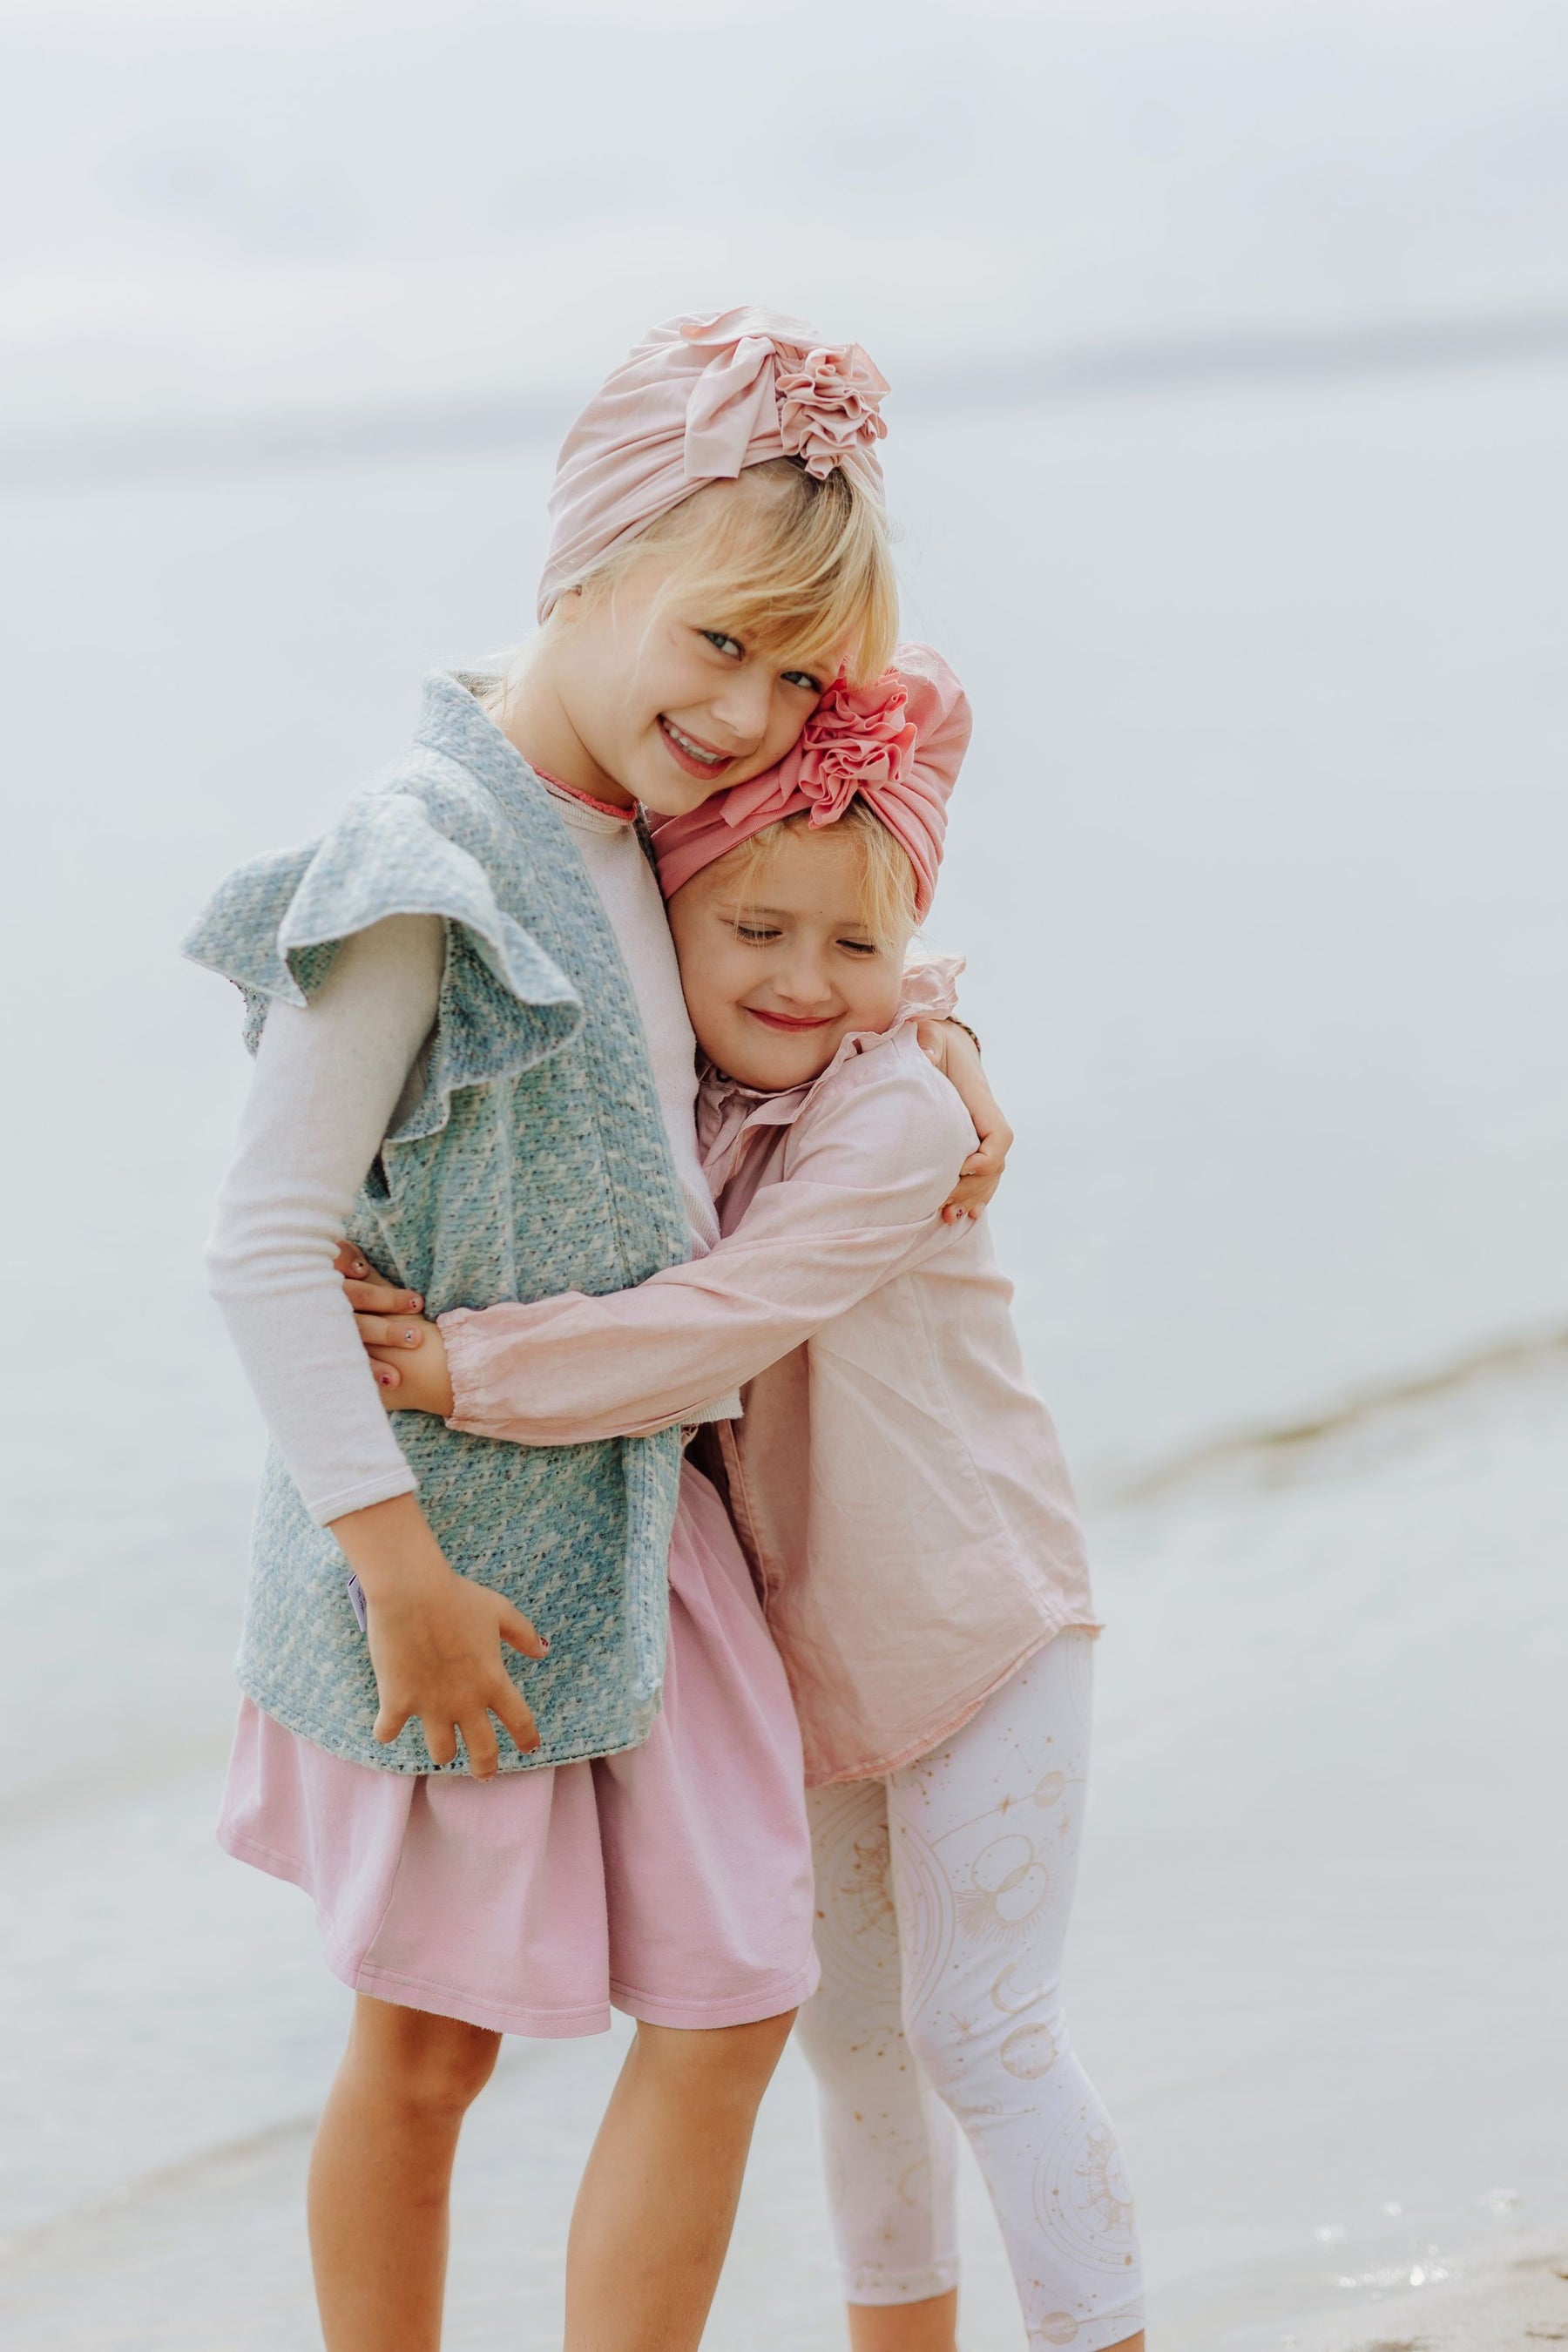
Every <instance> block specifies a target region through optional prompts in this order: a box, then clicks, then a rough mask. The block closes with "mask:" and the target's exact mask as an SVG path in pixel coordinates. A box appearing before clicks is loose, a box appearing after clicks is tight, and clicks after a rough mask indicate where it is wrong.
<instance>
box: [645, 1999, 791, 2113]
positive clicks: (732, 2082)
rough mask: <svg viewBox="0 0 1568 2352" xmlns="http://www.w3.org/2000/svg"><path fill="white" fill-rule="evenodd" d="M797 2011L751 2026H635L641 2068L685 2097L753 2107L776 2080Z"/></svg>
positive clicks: (784, 2013)
mask: <svg viewBox="0 0 1568 2352" xmlns="http://www.w3.org/2000/svg"><path fill="white" fill-rule="evenodd" d="M794 2023H795V2011H794V2010H793V2009H789V2010H785V2011H783V2012H782V2013H781V2014H780V2015H779V2016H777V2017H764V2018H761V2019H759V2020H758V2021H756V2022H755V2023H754V2024H751V2025H719V2026H709V2027H705V2028H704V2027H698V2028H687V2027H679V2026H672V2025H647V2024H641V2023H639V2025H638V2027H637V2051H638V2055H639V2059H640V2060H641V2061H642V2063H645V2064H648V2065H652V2066H654V2067H656V2068H657V2069H658V2072H659V2073H660V2074H665V2075H668V2076H670V2077H672V2078H673V2080H674V2083H675V2084H676V2085H677V2086H678V2087H679V2091H680V2093H681V2095H695V2096H697V2097H700V2098H702V2099H704V2100H705V2101H707V2102H708V2103H710V2104H712V2103H715V2102H719V2103H723V2104H726V2105H736V2106H738V2107H752V2108H754V2107H755V2106H756V2105H757V2103H758V2101H759V2100H760V2099H761V2098H762V2095H763V2092H764V2091H765V2090H766V2089H767V2087H768V2084H769V2083H770V2082H771V2081H772V2080H773V2069H774V2067H775V2066H776V2065H777V2064H778V2063H779V2060H780V2058H781V2057H782V2056H783V2054H784V2043H785V2042H787V2041H788V2040H789V2036H790V2028H791V2026H792V2025H793V2024H794Z"/></svg>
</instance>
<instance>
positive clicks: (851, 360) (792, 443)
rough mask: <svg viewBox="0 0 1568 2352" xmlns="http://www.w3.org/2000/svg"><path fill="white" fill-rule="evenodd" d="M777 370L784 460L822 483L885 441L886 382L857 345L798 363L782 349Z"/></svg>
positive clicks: (818, 351) (811, 354)
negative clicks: (856, 453)
mask: <svg viewBox="0 0 1568 2352" xmlns="http://www.w3.org/2000/svg"><path fill="white" fill-rule="evenodd" d="M774 368H775V389H776V391H777V394H778V404H779V437H780V439H781V440H782V441H783V443H784V454H785V456H786V457H798V458H799V459H800V461H801V463H802V464H803V465H804V466H805V470H806V472H807V473H808V474H815V475H816V478H817V480H818V481H825V480H826V478H827V476H828V475H829V474H831V473H832V471H833V469H834V467H836V466H841V465H843V463H844V461H845V459H846V457H847V456H848V455H849V453H850V451H851V450H859V449H868V448H872V447H874V446H875V445H876V444H877V443H878V442H879V441H882V440H885V439H886V438H887V432H888V428H887V425H886V424H885V423H884V422H883V419H882V415H881V406H882V398H883V395H884V394H885V393H886V392H887V389H888V381H887V378H886V377H885V376H884V375H883V374H881V373H880V372H879V370H878V369H877V368H875V367H873V366H872V364H871V362H870V361H869V360H868V358H867V356H866V354H865V352H863V351H862V350H861V349H860V347H859V345H858V343H845V344H842V345H841V346H840V347H839V348H838V349H837V351H829V350H826V348H824V347H822V346H818V347H817V348H816V350H813V351H808V352H803V353H802V354H801V355H800V356H799V358H798V359H797V358H796V357H795V354H794V353H793V352H790V351H789V350H788V349H787V348H781V349H780V350H779V352H778V354H777V357H776V360H775V362H774Z"/></svg>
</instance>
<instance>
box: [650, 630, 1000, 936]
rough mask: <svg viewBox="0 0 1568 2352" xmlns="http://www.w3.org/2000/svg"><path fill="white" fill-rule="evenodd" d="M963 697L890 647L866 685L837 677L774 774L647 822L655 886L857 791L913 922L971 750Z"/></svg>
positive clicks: (840, 808)
mask: <svg viewBox="0 0 1568 2352" xmlns="http://www.w3.org/2000/svg"><path fill="white" fill-rule="evenodd" d="M971 724H972V720H971V715H970V709H969V698H968V696H967V695H966V694H965V693H964V691H963V687H961V686H960V684H959V682H958V680H957V678H956V677H954V676H953V674H952V670H950V669H949V667H948V666H947V664H946V663H945V662H944V661H943V659H942V656H941V655H940V654H938V653H933V652H932V651H931V647H930V646H900V647H899V649H898V652H897V654H896V655H895V656H894V666H893V667H892V668H891V669H889V670H884V672H883V673H882V676H881V677H879V678H875V679H873V680H872V682H871V684H870V685H869V686H849V685H847V683H846V682H845V680H844V679H843V678H841V677H840V678H836V679H835V681H834V683H833V684H832V685H831V686H830V687H829V688H828V689H827V692H826V694H825V695H824V696H823V698H822V700H821V701H820V702H819V703H818V704H817V706H816V709H815V710H814V711H813V713H812V715H811V717H810V718H809V719H807V720H806V722H805V731H804V733H803V734H802V735H801V737H800V739H799V740H798V741H797V742H796V743H795V747H794V749H793V750H792V751H787V752H786V753H785V754H784V758H783V759H782V760H781V761H779V764H778V766H777V767H776V768H769V769H767V770H766V771H765V772H764V773H763V774H762V775H760V776H752V778H751V779H750V780H749V782H746V783H743V784H734V785H732V786H731V789H730V790H729V791H728V792H723V793H714V795H713V797H712V799H711V800H708V801H704V802H703V803H702V805H701V806H700V808H694V809H689V810H688V811H687V812H686V814H684V815H683V816H656V815H654V814H653V813H652V812H651V811H649V812H647V821H648V828H649V831H650V832H651V834H652V835H653V846H654V855H655V856H656V857H657V858H658V882H659V887H660V889H661V890H662V891H663V892H664V895H665V897H666V898H674V896H675V894H676V892H677V891H678V890H679V887H680V886H681V884H682V883H683V882H689V881H690V879H691V877H692V876H693V875H694V874H700V873H701V871H702V869H703V867H704V866H711V865H713V864H714V863H715V862H716V861H717V860H718V859H719V858H721V857H722V856H725V854H726V853H727V852H728V851H730V850H731V849H735V848H737V847H738V846H739V845H740V844H741V843H742V841H750V840H751V838H752V835H753V834H758V833H761V832H762V831H763V828H764V826H767V825H770V824H778V822H779V820H780V819H781V818H782V817H786V816H795V815H798V814H802V813H804V812H805V811H806V810H809V811H810V813H811V822H812V825H813V827H814V828H815V827H816V826H818V825H824V824H834V823H835V822H836V821H837V819H838V818H839V817H841V816H842V815H843V814H844V812H845V810H846V809H847V807H848V806H849V803H850V802H851V801H852V800H853V799H854V798H855V795H856V793H859V794H860V796H861V798H862V799H863V800H864V801H865V802H866V803H867V805H868V807H869V808H871V809H873V810H874V811H875V812H876V814H877V815H878V816H879V817H880V818H881V820H882V823H883V824H885V825H886V826H887V828H888V831H889V833H890V834H891V835H893V838H894V839H895V840H896V841H899V842H901V843H902V845H903V846H904V848H905V849H906V850H907V851H908V853H909V858H910V865H911V866H913V867H914V870H915V912H916V914H917V916H924V915H925V913H926V912H927V910H928V909H929V908H930V906H931V898H932V895H933V894H934V892H935V889H936V877H937V870H938V868H939V867H940V866H941V864H942V838H943V835H945V834H946V832H947V803H948V795H949V794H950V793H951V792H952V788H953V785H954V784H955V783H956V782H957V781H958V772H959V769H960V768H961V767H962V765H963V754H964V752H965V751H966V750H967V749H968V747H969V730H970V727H971Z"/></svg>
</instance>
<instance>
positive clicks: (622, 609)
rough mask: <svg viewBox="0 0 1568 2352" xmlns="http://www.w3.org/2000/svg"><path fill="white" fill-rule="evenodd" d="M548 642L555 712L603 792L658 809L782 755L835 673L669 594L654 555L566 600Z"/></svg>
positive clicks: (699, 795)
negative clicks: (603, 588) (608, 584)
mask: <svg viewBox="0 0 1568 2352" xmlns="http://www.w3.org/2000/svg"><path fill="white" fill-rule="evenodd" d="M551 653H552V658H551V662H550V666H549V674H550V677H551V681H552V685H553V687H554V690H555V694H556V696H557V698H558V701H559V705H560V709H561V711H562V714H563V716H564V717H565V718H566V719H568V721H569V724H570V728H571V732H572V735H573V737H574V739H575V742H576V743H577V744H578V745H580V746H581V749H582V751H583V752H584V753H585V754H586V755H587V758H588V760H589V761H591V762H592V764H593V767H594V769H595V771H596V772H597V774H596V780H595V781H596V787H597V790H598V792H599V793H600V794H601V795H602V796H603V797H605V798H607V799H611V800H614V801H616V802H617V803H623V804H626V805H629V804H630V803H631V802H633V801H641V802H642V803H644V805H645V806H646V807H647V808H649V809H652V810H654V811H656V812H657V813H658V814H659V815H661V816H678V815H680V814H682V813H683V812H684V811H686V810H687V809H692V808H696V807H697V806H698V805H699V804H700V803H701V802H703V801H705V800H707V799H708V798H709V797H710V794H711V793H716V792H719V791H720V790H721V789H722V788H723V787H725V786H727V785H730V784H739V783H743V782H745V781H746V780H747V778H748V777H751V776H758V775H761V774H762V772H763V769H764V768H771V767H773V765H774V764H775V763H776V762H777V761H780V760H782V759H783V758H784V753H785V752H786V751H788V750H789V749H790V746H791V745H792V744H793V743H794V742H795V739H796V737H797V736H798V735H799V733H800V730H801V729H802V728H803V727H804V726H805V722H806V720H807V719H809V718H810V716H811V714H812V712H813V711H814V710H815V709H816V706H817V704H818V702H819V701H820V700H821V698H822V696H823V693H824V690H825V689H826V686H827V684H828V680H829V678H830V677H831V675H832V672H831V669H830V667H828V666H827V665H826V663H824V662H822V661H821V660H820V659H818V660H817V662H816V665H815V667H810V666H807V662H806V660H805V659H803V658H801V657H800V656H798V655H797V656H794V657H792V655H791V652H790V650H789V648H787V647H781V646H777V645H773V646H765V645H760V644H757V643H754V642H753V643H750V644H747V643H742V640H741V639H740V638H738V637H736V636H734V635H731V633H730V632H729V630H728V629H727V628H726V627H725V625H724V616H723V614H714V613H710V612H707V611H705V610H703V609H701V607H700V605H699V604H698V603H697V600H696V596H695V594H693V595H690V596H685V597H683V596H681V595H680V594H679V592H678V593H676V595H675V596H673V597H672V596H671V595H670V594H669V593H668V582H667V578H666V574H665V572H664V570H663V568H662V567H661V566H660V564H659V563H658V561H657V559H651V558H650V559H649V560H648V561H647V562H645V563H642V564H638V565H635V566H633V567H632V568H631V569H630V570H628V571H627V572H626V573H625V574H624V575H623V576H622V577H621V578H620V579H618V580H617V581H616V584H615V586H614V589H613V590H611V591H609V592H607V593H602V594H599V595H597V596H593V595H587V594H584V593H583V592H577V593H574V595H572V596H569V597H567V598H566V599H564V600H563V608H562V610H561V613H560V616H559V619H558V620H557V622H556V624H555V628H554V638H553V643H552V648H551ZM541 756H542V757H543V753H541ZM544 764H545V765H546V766H548V765H549V761H548V758H545V761H544ZM568 781H569V782H574V781H578V779H577V778H573V777H569V778H568Z"/></svg>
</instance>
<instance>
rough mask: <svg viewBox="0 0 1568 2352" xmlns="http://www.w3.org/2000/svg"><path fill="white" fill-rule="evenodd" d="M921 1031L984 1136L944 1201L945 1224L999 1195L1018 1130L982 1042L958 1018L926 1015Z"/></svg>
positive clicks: (974, 1212)
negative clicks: (992, 1078) (988, 1074)
mask: <svg viewBox="0 0 1568 2352" xmlns="http://www.w3.org/2000/svg"><path fill="white" fill-rule="evenodd" d="M918 1034H919V1037H920V1041H921V1049H922V1051H923V1052H924V1053H925V1055H927V1057H928V1059H930V1060H931V1061H932V1062H934V1063H935V1064H936V1066H937V1068H938V1069H939V1070H940V1071H941V1072H942V1076H943V1077H944V1078H945V1079H946V1080H947V1082H948V1084H949V1085H950V1086H951V1087H953V1088H954V1089H955V1091H956V1093H957V1095H958V1098H959V1100H960V1101H961V1102H962V1103H963V1108H964V1109H965V1110H966V1111H967V1112H968V1113H969V1116H970V1118H972V1119H973V1122H974V1132H975V1134H976V1135H977V1136H978V1137H979V1139H980V1140H979V1148H978V1149H977V1150H973V1151H972V1152H971V1153H970V1155H969V1157H968V1159H967V1160H965V1161H964V1163H963V1167H962V1168H961V1169H960V1170H959V1171H958V1181H957V1183H956V1184H955V1185H954V1186H953V1188H952V1192H950V1193H949V1194H948V1196H947V1200H946V1202H945V1203H944V1204H943V1207H942V1223H943V1224H944V1225H955V1224H956V1223H958V1221H959V1219H960V1218H961V1217H977V1216H978V1215H979V1214H980V1212H981V1210H982V1209H983V1208H984V1206H985V1204H986V1202H988V1201H990V1200H992V1199H993V1198H994V1195H995V1192H996V1188H997V1186H998V1185H999V1184H1000V1183H1001V1181H1002V1171H1003V1170H1004V1169H1005V1167H1006V1165H1007V1154H1008V1153H1009V1151H1011V1150H1012V1149H1013V1130H1012V1129H1011V1127H1010V1126H1009V1125H1008V1123H1007V1121H1006V1119H1005V1118H1004V1117H1003V1115H1002V1109H1001V1106H1000V1105H999V1104H998V1102H997V1100H996V1097H995V1096H994V1094H993V1093H992V1091H991V1088H990V1087H989V1086H988V1085H987V1083H986V1078H985V1070H984V1065H983V1064H982V1062H981V1059H980V1048H979V1046H978V1045H976V1044H975V1042H974V1040H973V1037H972V1036H971V1035H970V1034H969V1032H968V1030H967V1029H961V1028H960V1027H959V1025H958V1024H957V1022H956V1021H922V1022H921V1023H920V1024H918Z"/></svg>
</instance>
